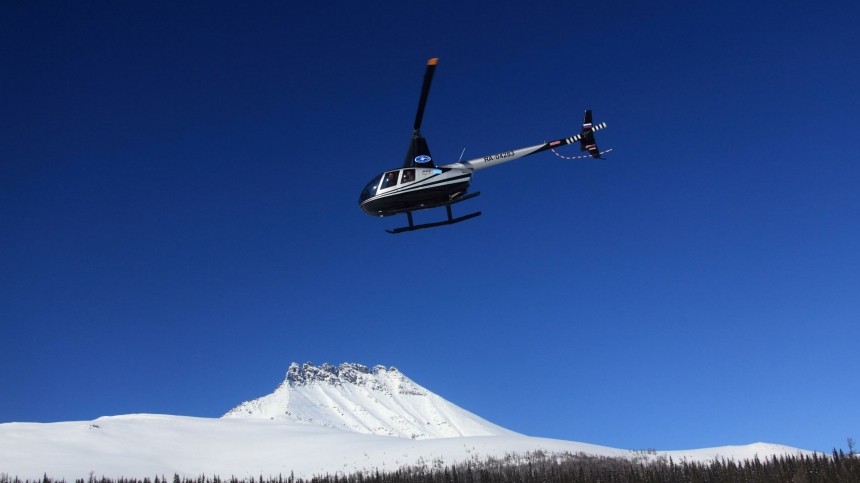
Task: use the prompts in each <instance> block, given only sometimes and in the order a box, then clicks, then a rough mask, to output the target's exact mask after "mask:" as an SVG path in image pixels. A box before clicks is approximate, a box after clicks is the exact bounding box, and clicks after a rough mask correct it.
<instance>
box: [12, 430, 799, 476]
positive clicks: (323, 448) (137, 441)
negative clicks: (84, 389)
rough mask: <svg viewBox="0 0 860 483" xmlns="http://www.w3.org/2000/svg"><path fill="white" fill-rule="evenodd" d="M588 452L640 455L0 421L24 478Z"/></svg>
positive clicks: (300, 433) (307, 470)
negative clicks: (539, 451)
mask: <svg viewBox="0 0 860 483" xmlns="http://www.w3.org/2000/svg"><path fill="white" fill-rule="evenodd" d="M537 450H542V451H545V452H559V453H562V452H569V453H580V452H582V453H586V454H590V455H604V456H614V457H627V458H633V457H637V456H641V453H635V452H632V451H627V450H620V449H613V448H607V447H603V446H595V445H590V444H584V443H575V442H570V441H560V440H553V439H544V438H533V437H528V436H522V435H516V434H513V435H503V436H472V437H453V438H434V439H422V440H413V439H407V438H398V437H391V436H379V435H373V434H363V433H357V432H353V431H345V430H341V429H336V428H331V427H323V426H318V425H315V424H311V423H303V422H296V421H273V420H264V419H250V418H242V419H231V418H220V419H212V418H193V417H184V416H168V415H153V414H133V415H125V416H111V417H102V418H99V419H96V420H94V421H81V422H61V423H6V424H0V473H4V474H6V475H9V476H18V477H20V478H31V479H37V478H41V477H42V475H45V474H47V475H48V476H50V477H54V478H64V479H66V481H74V479H76V478H86V477H88V476H89V475H90V474H92V475H94V476H97V477H98V476H106V477H109V478H117V477H122V476H124V477H137V478H143V477H149V478H153V477H154V476H156V475H158V476H160V475H165V476H172V475H173V474H178V475H180V476H191V477H196V476H199V475H208V476H211V475H220V476H223V477H229V476H237V477H251V476H254V477H258V476H260V475H262V476H264V477H268V476H277V475H279V474H281V475H284V476H288V475H290V474H291V473H293V474H294V475H295V476H297V477H299V476H302V477H309V476H312V475H314V474H325V473H329V474H333V473H352V472H355V471H373V470H376V469H379V470H380V471H385V470H394V469H397V468H399V467H401V466H410V465H419V466H426V467H427V468H433V467H434V466H437V465H450V464H452V463H457V462H465V461H470V460H472V461H481V460H484V459H486V458H487V457H491V456H492V457H496V458H503V457H504V456H505V455H507V454H511V453H517V454H525V453H527V452H533V451H537ZM799 451H800V450H798V449H795V448H790V447H787V446H780V445H770V444H762V443H758V444H753V445H749V446H731V447H723V448H711V449H701V450H691V451H669V452H658V453H657V454H656V455H652V456H651V457H659V456H660V455H667V457H668V456H669V455H671V456H672V458H673V459H674V460H675V461H680V460H681V459H682V458H687V459H688V460H691V461H705V460H708V459H711V458H715V457H717V458H723V457H725V458H733V459H738V460H743V459H752V458H754V457H755V456H756V455H757V456H758V457H759V458H765V457H768V456H770V455H774V454H780V455H781V454H796V453H798V452H799Z"/></svg>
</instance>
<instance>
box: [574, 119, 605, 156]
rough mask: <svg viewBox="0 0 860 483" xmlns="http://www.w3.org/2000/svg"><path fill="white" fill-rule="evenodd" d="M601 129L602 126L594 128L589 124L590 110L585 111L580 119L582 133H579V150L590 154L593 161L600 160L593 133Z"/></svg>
mask: <svg viewBox="0 0 860 483" xmlns="http://www.w3.org/2000/svg"><path fill="white" fill-rule="evenodd" d="M601 127H602V126H598V127H596V128H595V126H593V125H592V124H591V109H587V110H586V111H585V117H584V118H583V119H582V131H580V133H579V134H580V138H579V150H580V151H588V153H589V154H591V157H592V158H595V159H601V158H600V150H599V149H597V142H596V141H595V140H594V131H596V130H597V129H600V128H601Z"/></svg>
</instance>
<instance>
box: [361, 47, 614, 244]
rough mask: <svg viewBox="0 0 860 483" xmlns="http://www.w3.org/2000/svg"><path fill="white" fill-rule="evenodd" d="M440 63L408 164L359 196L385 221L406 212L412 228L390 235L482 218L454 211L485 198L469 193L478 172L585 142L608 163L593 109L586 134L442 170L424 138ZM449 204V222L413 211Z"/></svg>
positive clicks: (428, 74)
mask: <svg viewBox="0 0 860 483" xmlns="http://www.w3.org/2000/svg"><path fill="white" fill-rule="evenodd" d="M438 63H439V59H438V58H432V59H430V60H428V61H427V67H426V70H425V72H424V83H423V85H422V87H421V97H420V98H419V100H418V110H417V112H416V113H415V122H414V123H413V126H412V139H411V140H410V141H409V149H408V150H407V151H406V159H405V160H404V162H403V166H402V167H401V168H398V169H392V170H389V171H386V172H384V173H382V174H380V175H377V176H375V177H374V178H373V179H371V180H370V182H368V183H367V185H366V186H365V188H364V190H362V192H361V195H360V196H359V201H358V203H359V206H360V207H361V209H362V210H363V211H364V212H365V213H367V214H368V215H371V216H380V217H383V216H391V215H397V214H401V213H405V214H406V217H407V220H408V223H409V224H408V226H404V227H400V228H395V229H393V230H386V231H387V232H388V233H394V234H396V233H403V232H407V231H414V230H421V229H425V228H433V227H437V226H443V225H451V224H454V223H459V222H461V221H465V220H469V219H472V218H475V217H476V216H479V215H480V214H481V212H480V211H476V212H474V213H470V214H467V215H463V216H459V217H456V218H455V217H454V216H453V213H452V210H451V205H454V204H456V203H460V202H462V201H466V200H469V199H472V198H474V197H476V196H478V195H479V194H481V193H480V192H474V193H468V188H469V183H470V182H471V179H472V174H473V173H474V172H475V171H479V170H482V169H486V168H490V167H492V166H497V165H499V164H502V163H507V162H509V161H514V160H516V159H520V158H522V157H525V156H530V155H532V154H537V153H540V152H543V151H547V150H554V149H555V148H556V147H559V146H565V145H568V144H573V143H576V142H579V144H580V150H581V151H587V152H588V155H585V156H583V157H588V156H591V157H593V158H595V159H605V158H603V154H604V153H606V152H608V151H609V150H606V151H603V152H601V151H600V150H599V149H598V147H597V142H596V141H595V139H594V132H595V131H599V130H601V129H604V128H606V123H605V122H601V123H598V124H593V123H592V114H591V110H586V111H585V116H584V119H583V122H582V130H581V131H580V132H579V134H576V135H573V136H571V137H567V138H562V139H556V140H554V141H548V142H544V143H542V144H536V145H534V146H528V147H524V148H520V149H514V150H509V151H501V152H498V153H493V154H490V155H487V156H482V157H479V158H475V159H470V160H467V161H462V155H461V160H460V161H458V162H456V163H451V164H446V165H443V166H436V164H435V163H434V162H433V157H432V156H431V155H430V148H429V147H428V145H427V141H426V140H425V139H424V137H423V136H422V135H421V121H422V120H423V118H424V108H425V107H426V105H427V97H428V95H429V94H430V84H431V82H432V81H433V73H434V72H435V70H436V65H437V64H438ZM556 154H557V153H556ZM443 206H444V207H445V209H446V211H447V215H448V217H447V219H445V220H442V221H437V222H432V223H423V224H418V225H416V224H415V223H414V221H413V218H412V212H414V211H418V210H425V209H430V208H440V207H443Z"/></svg>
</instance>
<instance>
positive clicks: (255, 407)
mask: <svg viewBox="0 0 860 483" xmlns="http://www.w3.org/2000/svg"><path fill="white" fill-rule="evenodd" d="M224 417H225V418H258V419H274V420H281V421H304V422H309V423H313V424H317V425H320V426H325V427H331V428H338V429H345V430H347V431H354V432H357V433H365V434H378V435H384V436H397V437H401V438H411V439H429V438H452V437H458V436H502V435H512V434H514V433H513V432H512V431H509V430H507V429H505V428H502V427H501V426H497V425H495V424H493V423H491V422H489V421H487V420H485V419H483V418H481V417H479V416H476V415H475V414H472V413H470V412H469V411H466V410H465V409H462V408H460V407H458V406H455V405H454V404H451V403H450V402H448V401H446V400H445V399H443V398H441V397H439V396H437V395H436V394H433V393H432V392H430V391H428V390H427V389H425V388H423V387H421V386H419V385H418V384H415V383H414V382H413V381H412V380H410V379H409V378H408V377H406V376H405V375H403V374H402V373H401V372H400V371H398V370H397V369H396V368H394V367H388V368H387V367H385V366H375V367H373V368H372V369H369V368H367V367H366V366H363V365H361V364H351V363H344V364H341V365H339V366H332V365H330V364H323V365H322V366H320V367H316V366H314V365H313V364H311V363H306V364H304V365H302V366H301V367H299V365H298V364H296V363H293V364H292V365H290V368H289V370H288V371H287V376H286V379H284V382H283V383H281V385H280V386H279V387H278V388H277V389H275V392H273V393H272V394H269V395H266V396H263V397H260V398H258V399H254V400H252V401H246V402H244V403H242V404H240V405H239V406H238V407H236V408H234V409H232V410H231V411H230V412H228V413H227V414H225V415H224Z"/></svg>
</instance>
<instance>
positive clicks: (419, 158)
mask: <svg viewBox="0 0 860 483" xmlns="http://www.w3.org/2000/svg"><path fill="white" fill-rule="evenodd" d="M430 159H432V158H430V156H427V155H426V154H422V155H421V156H415V162H416V163H421V164H424V163H429V162H430Z"/></svg>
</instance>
